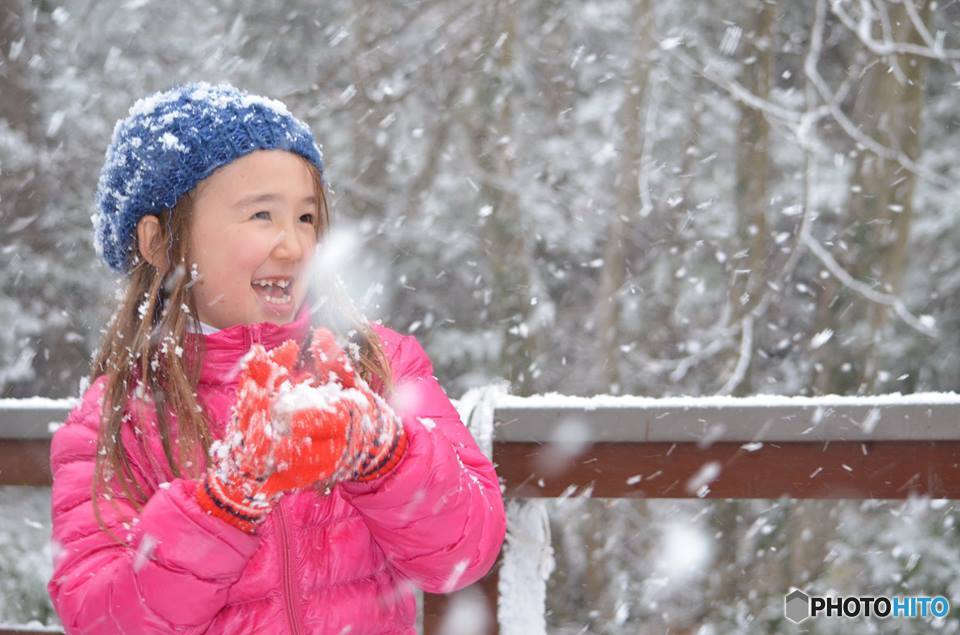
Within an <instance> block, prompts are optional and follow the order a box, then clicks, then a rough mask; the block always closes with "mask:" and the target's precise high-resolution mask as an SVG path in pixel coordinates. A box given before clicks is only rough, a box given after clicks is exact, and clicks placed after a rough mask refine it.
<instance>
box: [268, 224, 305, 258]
mask: <svg viewBox="0 0 960 635" xmlns="http://www.w3.org/2000/svg"><path fill="white" fill-rule="evenodd" d="M303 251H304V250H303V245H301V244H300V236H299V235H297V232H295V231H293V230H291V229H283V230H281V231H280V233H279V234H278V235H277V244H276V245H275V246H274V248H273V253H274V256H275V257H276V258H278V259H281V260H300V259H301V258H302V257H303Z"/></svg>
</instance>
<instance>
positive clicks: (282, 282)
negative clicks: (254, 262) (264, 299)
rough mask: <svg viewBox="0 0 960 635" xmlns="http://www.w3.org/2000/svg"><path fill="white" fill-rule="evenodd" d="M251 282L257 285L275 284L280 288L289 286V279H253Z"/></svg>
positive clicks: (268, 285)
mask: <svg viewBox="0 0 960 635" xmlns="http://www.w3.org/2000/svg"><path fill="white" fill-rule="evenodd" d="M253 284H255V285H257V286H258V287H270V286H273V285H276V286H278V287H280V288H281V289H286V288H287V287H289V286H290V281H289V280H254V281H253Z"/></svg>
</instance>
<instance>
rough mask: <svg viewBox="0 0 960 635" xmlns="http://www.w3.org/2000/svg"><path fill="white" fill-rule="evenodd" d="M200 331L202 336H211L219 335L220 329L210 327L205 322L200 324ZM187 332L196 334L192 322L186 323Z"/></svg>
mask: <svg viewBox="0 0 960 635" xmlns="http://www.w3.org/2000/svg"><path fill="white" fill-rule="evenodd" d="M200 330H201V332H202V333H203V334H204V335H213V334H214V333H219V332H220V329H218V328H217V327H215V326H210V325H209V324H207V323H206V322H200ZM187 332H188V333H196V332H197V331H196V329H194V328H193V320H188V321H187Z"/></svg>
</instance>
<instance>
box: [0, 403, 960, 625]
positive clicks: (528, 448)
mask: <svg viewBox="0 0 960 635" xmlns="http://www.w3.org/2000/svg"><path fill="white" fill-rule="evenodd" d="M493 405H494V408H495V409H494V431H493V438H494V442H493V457H492V458H493V461H494V464H495V465H496V467H497V473H498V474H499V476H500V478H501V481H502V482H503V484H504V488H505V496H506V497H507V498H544V497H546V498H555V497H560V496H569V495H571V493H574V494H575V495H585V496H592V497H597V498H708V499H712V498H721V499H726V498H731V499H749V498H769V499H774V498H779V497H782V496H786V497H791V498H815V499H840V498H848V499H868V498H882V499H903V498H906V497H908V496H911V495H927V496H931V497H935V498H952V499H958V498H960V396H958V395H955V394H922V395H909V396H904V397H888V396H878V397H871V398H844V397H822V398H774V397H767V398H747V399H733V398H703V399H690V398H685V399H642V398H635V397H620V398H612V397H611V398H603V399H593V400H588V399H577V398H570V397H554V398H550V397H530V398H519V397H501V398H498V399H497V401H496V403H495V404H493ZM67 408H68V402H61V403H59V404H49V403H48V404H37V403H32V402H30V401H29V400H25V401H16V402H14V401H3V400H0V485H35V486H49V484H50V471H49V442H50V427H49V423H50V422H59V421H63V420H64V419H65V417H66V413H67ZM499 565H500V561H498V563H497V565H495V566H494V568H493V569H492V570H491V573H490V574H489V575H488V576H487V577H486V578H484V579H483V580H481V581H480V582H478V583H477V585H475V586H476V587H477V588H478V589H479V590H480V591H481V592H482V594H483V595H484V597H486V598H487V601H488V610H489V616H490V620H489V623H490V624H493V626H492V627H491V628H490V629H489V631H490V632H491V633H496V632H497V631H498V628H497V626H496V607H497V594H498V591H497V588H498V570H499ZM459 593H464V591H461V592H459ZM455 595H456V594H452V595H447V596H443V595H432V594H426V595H425V597H424V632H425V633H427V634H430V635H432V634H434V633H437V632H438V631H439V627H440V623H441V620H442V618H443V615H444V614H445V611H446V608H447V607H448V606H449V604H450V602H451V601H452V600H453V599H454V596H455ZM26 632H36V631H26V630H21V631H17V630H0V635H9V634H12V633H26Z"/></svg>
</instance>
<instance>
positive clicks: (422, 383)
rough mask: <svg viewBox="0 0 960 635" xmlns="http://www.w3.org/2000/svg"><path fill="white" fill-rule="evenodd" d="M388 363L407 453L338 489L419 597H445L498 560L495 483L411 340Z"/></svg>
mask: <svg viewBox="0 0 960 635" xmlns="http://www.w3.org/2000/svg"><path fill="white" fill-rule="evenodd" d="M391 361H392V367H393V372H394V379H395V381H396V384H397V390H396V391H395V397H394V399H392V400H391V403H392V405H393V406H394V408H395V409H396V410H397V412H398V414H400V415H401V417H402V420H403V426H404V430H405V431H406V433H407V434H408V435H409V439H408V447H407V450H406V453H405V454H404V456H403V458H402V459H401V460H400V462H399V463H398V464H397V467H396V468H394V470H393V471H391V472H389V473H388V474H386V475H384V476H382V477H380V478H378V479H376V480H374V481H370V482H367V483H360V482H344V483H341V484H340V490H341V493H342V495H343V496H344V498H346V499H347V500H348V501H349V502H351V503H352V504H353V505H354V506H355V507H356V508H357V509H358V510H359V512H360V513H361V514H362V515H363V517H364V519H365V520H366V522H367V525H368V527H369V528H370V531H371V533H372V534H373V536H374V539H375V540H376V541H377V544H378V545H379V546H380V547H381V548H382V549H383V551H384V553H385V554H386V556H387V558H388V559H389V560H390V562H391V564H392V565H393V566H394V567H395V568H396V569H397V570H398V571H400V572H401V573H402V574H403V575H405V576H406V577H408V578H410V579H411V580H412V581H413V582H414V583H415V584H417V586H419V587H420V588H422V589H423V590H424V591H427V592H430V593H449V592H452V591H456V590H458V589H461V588H463V587H465V586H468V585H469V584H472V583H473V582H475V581H477V580H479V579H480V578H481V577H483V576H484V575H485V574H486V573H487V572H488V571H489V570H490V568H491V566H493V563H494V561H495V560H496V557H497V554H498V553H499V551H500V547H501V545H502V544H503V538H504V533H505V531H506V518H505V514H504V508H503V496H502V494H501V492H500V483H499V480H498V479H497V474H496V472H495V471H494V468H493V464H492V463H491V462H490V460H489V459H488V458H487V457H486V456H485V455H484V454H483V452H482V451H481V450H480V448H479V447H478V446H477V444H476V441H474V439H473V437H472V436H471V435H470V432H469V430H468V429H467V428H466V426H465V425H464V424H463V422H462V421H461V420H460V416H459V415H458V414H457V411H456V409H455V408H454V407H453V404H452V403H451V402H450V399H449V398H448V397H447V395H446V393H445V392H444V391H443V388H441V386H440V384H439V383H438V382H437V379H436V377H434V375H433V365H432V364H431V362H430V359H429V357H428V356H427V354H426V352H425V351H424V350H423V348H422V347H421V346H420V343H419V342H417V340H416V338H414V337H413V336H404V337H402V339H401V341H400V344H399V347H398V349H397V352H396V353H395V354H394V355H393V356H392V358H391Z"/></svg>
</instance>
